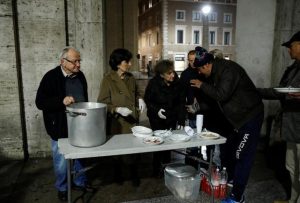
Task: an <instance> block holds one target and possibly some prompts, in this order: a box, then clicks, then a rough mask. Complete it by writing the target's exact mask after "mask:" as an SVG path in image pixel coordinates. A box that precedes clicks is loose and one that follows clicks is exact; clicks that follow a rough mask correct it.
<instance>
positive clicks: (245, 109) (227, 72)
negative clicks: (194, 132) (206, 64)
mask: <svg viewBox="0 0 300 203" xmlns="http://www.w3.org/2000/svg"><path fill="white" fill-rule="evenodd" d="M209 79H210V80H211V82H210V83H207V82H204V83H203V84H202V85H201V87H200V90H201V91H202V92H203V93H204V94H205V95H207V96H209V97H210V98H212V99H213V100H215V101H216V102H217V103H218V105H219V107H220V109H221V111H222V113H223V114H224V116H225V117H226V119H227V120H228V121H229V122H230V123H231V124H232V126H233V127H234V128H235V129H239V128H241V127H242V126H243V125H244V124H246V123H247V122H248V121H249V120H251V119H252V118H254V117H255V116H257V115H258V114H259V113H263V110H264V107H263V103H262V99H261V97H260V95H259V93H258V91H257V90H256V87H255V85H254V84H253V82H252V81H251V79H250V78H249V76H248V75H247V73H246V72H245V70H244V69H243V68H242V67H241V66H240V65H238V64H237V63H235V62H233V61H230V60H225V59H215V60H214V61H213V65H212V72H211V75H210V76H209Z"/></svg>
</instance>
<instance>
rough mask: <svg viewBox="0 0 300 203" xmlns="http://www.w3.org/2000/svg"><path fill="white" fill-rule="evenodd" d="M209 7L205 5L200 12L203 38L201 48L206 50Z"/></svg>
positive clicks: (207, 45)
mask: <svg viewBox="0 0 300 203" xmlns="http://www.w3.org/2000/svg"><path fill="white" fill-rule="evenodd" d="M210 10H211V6H210V5H205V6H203V7H202V9H201V11H202V13H203V15H204V19H203V37H202V47H204V48H205V49H207V50H208V48H209V41H208V40H209V38H208V36H209V35H208V34H209V29H208V14H209V13H210Z"/></svg>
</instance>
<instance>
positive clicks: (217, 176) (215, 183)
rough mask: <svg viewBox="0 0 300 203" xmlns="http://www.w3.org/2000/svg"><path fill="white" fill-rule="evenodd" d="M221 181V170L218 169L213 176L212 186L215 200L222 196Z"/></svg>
mask: <svg viewBox="0 0 300 203" xmlns="http://www.w3.org/2000/svg"><path fill="white" fill-rule="evenodd" d="M220 180H221V174H220V170H219V168H216V170H215V171H214V172H213V174H212V182H211V183H212V186H213V188H214V194H213V195H214V196H215V198H219V196H220Z"/></svg>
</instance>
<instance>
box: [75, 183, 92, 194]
mask: <svg viewBox="0 0 300 203" xmlns="http://www.w3.org/2000/svg"><path fill="white" fill-rule="evenodd" d="M72 189H73V190H78V191H83V192H90V193H94V192H96V190H97V189H96V188H94V187H93V186H91V185H90V184H86V185H85V186H78V185H75V184H73V185H72Z"/></svg>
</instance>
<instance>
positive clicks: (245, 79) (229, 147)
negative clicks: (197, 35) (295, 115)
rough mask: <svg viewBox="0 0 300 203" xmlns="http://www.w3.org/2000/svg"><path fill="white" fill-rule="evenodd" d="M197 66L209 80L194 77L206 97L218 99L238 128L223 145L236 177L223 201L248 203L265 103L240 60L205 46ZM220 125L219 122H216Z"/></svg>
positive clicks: (193, 83)
mask: <svg viewBox="0 0 300 203" xmlns="http://www.w3.org/2000/svg"><path fill="white" fill-rule="evenodd" d="M195 50H196V59H195V62H194V66H195V67H197V68H198V71H199V73H200V74H203V75H205V76H206V77H207V82H203V81H200V80H191V81H190V82H191V86H193V87H197V88H199V91H201V92H202V93H204V95H205V96H207V97H209V98H211V99H213V100H214V101H216V102H217V104H218V107H219V110H220V111H221V112H222V113H223V114H224V117H225V118H226V119H227V120H228V121H229V122H230V124H231V125H232V126H233V127H234V130H232V132H231V133H229V135H228V136H227V142H226V144H225V145H224V146H222V145H221V158H222V165H223V166H226V167H227V169H228V176H229V180H231V179H232V180H233V188H232V193H231V194H230V196H229V197H228V198H226V199H224V200H222V203H236V202H245V200H244V195H243V194H244V191H245V188H246V185H247V182H248V178H249V174H250V169H251V166H252V163H253V160H254V156H255V151H256V146H257V143H258V138H259V135H260V129H261V125H262V122H263V117H264V115H263V109H264V107H263V103H262V100H261V97H260V96H259V94H258V92H257V90H256V87H255V85H254V84H253V82H252V81H251V79H250V78H249V76H248V75H247V73H246V72H245V70H244V69H243V68H242V67H241V66H240V65H238V64H237V63H235V62H233V61H230V60H225V59H219V58H214V56H213V55H212V54H210V53H208V52H207V51H206V50H205V49H203V48H202V47H196V49H195ZM216 125H218V124H217V123H216Z"/></svg>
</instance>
